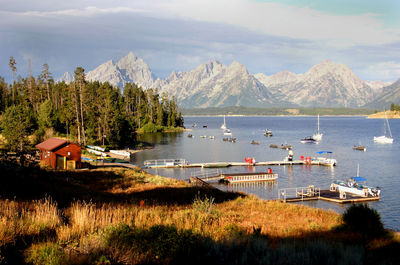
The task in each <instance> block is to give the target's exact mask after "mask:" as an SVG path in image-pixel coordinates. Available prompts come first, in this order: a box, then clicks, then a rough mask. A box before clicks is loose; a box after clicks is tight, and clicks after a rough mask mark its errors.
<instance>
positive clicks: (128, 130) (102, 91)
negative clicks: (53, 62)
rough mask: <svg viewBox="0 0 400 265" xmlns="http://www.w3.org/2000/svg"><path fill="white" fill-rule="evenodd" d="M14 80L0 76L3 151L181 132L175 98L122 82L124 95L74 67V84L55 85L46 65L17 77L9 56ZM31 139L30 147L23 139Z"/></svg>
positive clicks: (127, 141)
mask: <svg viewBox="0 0 400 265" xmlns="http://www.w3.org/2000/svg"><path fill="white" fill-rule="evenodd" d="M10 68H11V70H12V72H13V77H14V78H13V79H14V80H13V82H12V83H11V84H7V83H6V82H5V81H4V79H3V78H1V77H0V115H1V130H2V132H1V133H2V135H3V136H4V137H5V138H6V140H7V144H8V146H7V147H8V148H9V149H11V150H13V151H20V152H21V151H24V150H25V149H26V148H29V145H32V144H36V143H39V142H41V141H42V140H43V139H47V138H49V137H52V136H63V137H68V138H69V139H70V140H72V141H74V142H76V143H78V144H80V145H87V144H96V145H107V146H110V147H125V146H127V145H132V143H133V142H134V141H135V134H136V133H137V132H138V131H139V132H153V131H154V130H155V131H171V130H182V127H183V118H182V115H181V112H180V110H179V108H178V106H177V101H176V99H175V98H172V99H171V98H169V97H168V95H167V94H162V95H159V93H158V91H157V90H156V89H155V90H154V89H146V90H145V89H142V88H141V87H139V86H137V85H136V84H131V83H127V84H126V85H125V87H124V90H123V92H121V89H120V88H119V87H114V86H112V85H110V84H109V83H107V82H105V83H101V82H98V81H88V80H86V79H85V70H84V69H83V68H82V67H77V68H76V70H75V72H74V73H75V76H74V81H72V82H71V83H69V84H67V83H65V82H55V81H54V79H53V77H52V76H51V73H50V72H49V66H48V65H47V64H44V65H43V71H42V73H41V74H40V75H39V76H38V77H37V78H35V77H33V76H32V75H29V76H27V77H26V78H22V77H20V76H18V78H17V79H16V80H15V74H16V71H17V68H16V62H15V60H14V59H13V58H12V57H11V58H10ZM30 135H33V136H34V137H31V139H30V140H31V141H30V143H29V141H28V136H30Z"/></svg>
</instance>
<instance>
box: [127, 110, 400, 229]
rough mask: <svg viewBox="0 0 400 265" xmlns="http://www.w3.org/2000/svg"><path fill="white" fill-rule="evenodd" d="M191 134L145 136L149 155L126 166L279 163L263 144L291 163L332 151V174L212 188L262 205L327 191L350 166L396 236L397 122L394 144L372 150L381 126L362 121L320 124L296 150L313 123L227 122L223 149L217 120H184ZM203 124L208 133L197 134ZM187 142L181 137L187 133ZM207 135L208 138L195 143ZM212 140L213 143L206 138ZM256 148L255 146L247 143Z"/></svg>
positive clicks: (292, 173) (296, 170) (298, 171)
mask: <svg viewBox="0 0 400 265" xmlns="http://www.w3.org/2000/svg"><path fill="white" fill-rule="evenodd" d="M194 123H196V124H197V127H195V128H193V131H189V132H184V133H175V134H151V135H144V136H142V140H144V141H148V142H151V143H154V144H155V148H154V149H152V150H146V151H143V152H139V153H137V154H136V155H135V156H134V157H133V158H132V159H133V161H132V162H133V163H135V164H137V165H138V166H143V162H144V161H145V160H148V159H170V158H184V159H186V160H188V161H189V162H190V163H197V162H217V161H226V162H242V161H244V158H245V157H254V158H255V159H256V161H271V160H283V159H284V158H285V157H286V156H287V154H288V151H286V150H281V149H273V148H269V145H270V144H277V145H281V144H290V145H292V147H293V151H294V157H295V159H299V158H300V156H301V155H304V156H311V157H313V156H316V155H317V154H316V152H317V151H332V152H333V155H332V158H335V159H336V160H337V161H338V164H337V166H336V167H334V168H330V167H324V166H292V167H291V166H271V168H272V169H273V171H274V172H277V173H278V174H279V178H278V180H277V181H276V182H274V183H267V182H262V183H248V184H234V185H219V184H216V186H217V187H218V188H220V189H224V190H231V191H243V192H246V193H253V194H255V195H257V196H258V197H260V198H263V199H276V198H277V197H278V189H281V188H291V187H306V186H308V185H315V186H316V187H320V188H321V189H329V185H330V184H331V182H332V180H336V179H343V180H345V179H347V178H348V177H352V176H356V174H357V164H359V167H360V176H363V177H366V178H367V184H369V185H370V186H379V187H381V189H382V192H381V199H380V201H377V202H369V203H368V204H369V205H370V206H371V207H373V208H375V209H376V210H377V211H378V212H379V213H380V214H381V217H382V221H383V222H384V224H385V226H386V227H387V228H390V229H393V230H396V231H400V218H399V217H400V203H399V201H400V173H399V169H400V164H399V162H400V158H399V155H400V120H389V123H390V126H391V129H392V134H393V136H394V143H393V144H377V143H374V141H373V137H374V136H379V135H382V134H383V124H384V120H380V119H366V118H365V117H325V116H324V117H320V128H321V131H322V132H323V133H324V136H323V139H322V141H321V142H319V143H318V144H302V143H300V139H301V138H304V137H306V136H310V135H312V134H313V133H314V132H315V131H316V128H317V118H316V117H252V116H245V117H243V116H242V117H230V116H229V117H226V123H227V127H228V128H230V129H231V130H232V133H233V137H236V138H237V142H236V143H230V142H224V141H222V138H223V137H224V136H223V134H222V130H221V129H220V126H221V124H222V123H223V117H185V126H186V127H187V128H191V127H192V124H194ZM203 125H207V128H203ZM266 128H268V129H270V130H272V131H273V136H272V137H268V138H267V137H265V136H263V132H264V130H265V129H266ZM189 133H190V134H192V135H193V136H194V137H193V138H189V137H187V135H188V134H189ZM201 135H206V136H207V138H201V137H200V136H201ZM209 136H214V137H215V139H214V140H212V139H209ZM252 140H254V141H258V142H259V143H260V144H259V145H252V144H250V142H251V141H252ZM358 144H362V145H366V146H367V151H366V152H362V151H355V150H353V149H352V147H353V145H358ZM220 170H221V171H222V172H260V171H265V170H267V167H261V166H260V167H229V168H224V169H220ZM147 171H148V172H150V173H152V174H158V175H161V176H166V177H173V178H177V179H187V178H188V177H189V176H190V175H195V174H206V173H207V172H209V171H215V169H201V168H190V169H147ZM302 204H305V205H309V206H312V207H319V208H324V209H333V210H335V211H337V212H343V211H344V210H345V209H346V207H348V206H349V204H346V205H339V204H335V203H330V202H324V201H313V202H303V203H302Z"/></svg>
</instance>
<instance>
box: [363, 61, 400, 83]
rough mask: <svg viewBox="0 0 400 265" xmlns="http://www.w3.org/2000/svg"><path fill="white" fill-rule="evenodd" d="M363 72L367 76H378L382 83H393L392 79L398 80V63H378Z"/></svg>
mask: <svg viewBox="0 0 400 265" xmlns="http://www.w3.org/2000/svg"><path fill="white" fill-rule="evenodd" d="M364 72H365V73H366V75H368V76H379V77H380V78H381V79H383V80H384V81H386V80H388V81H395V80H393V77H395V78H397V79H399V78H400V63H399V62H394V61H388V62H380V63H376V64H373V65H370V66H368V67H367V68H366V69H365V70H364Z"/></svg>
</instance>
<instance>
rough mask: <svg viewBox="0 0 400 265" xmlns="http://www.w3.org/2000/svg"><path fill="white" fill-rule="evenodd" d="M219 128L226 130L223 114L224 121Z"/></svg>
mask: <svg viewBox="0 0 400 265" xmlns="http://www.w3.org/2000/svg"><path fill="white" fill-rule="evenodd" d="M221 129H222V130H226V122H225V115H224V123H223V124H222V125H221Z"/></svg>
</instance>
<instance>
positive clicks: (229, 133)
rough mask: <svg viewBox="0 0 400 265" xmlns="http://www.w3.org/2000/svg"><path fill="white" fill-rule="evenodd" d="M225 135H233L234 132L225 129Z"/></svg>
mask: <svg viewBox="0 0 400 265" xmlns="http://www.w3.org/2000/svg"><path fill="white" fill-rule="evenodd" d="M224 135H227V136H232V132H231V130H229V129H225V130H224Z"/></svg>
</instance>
